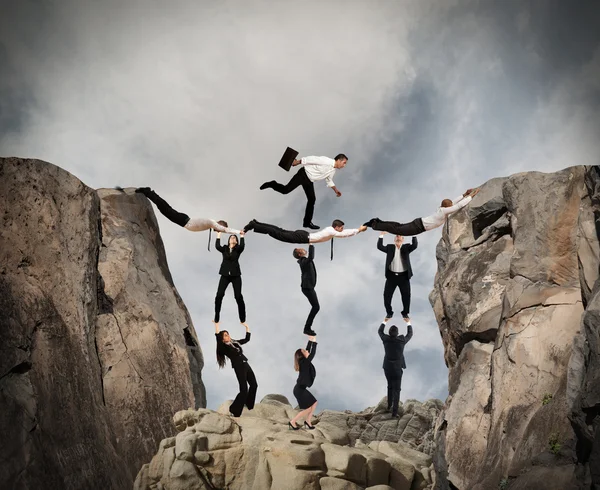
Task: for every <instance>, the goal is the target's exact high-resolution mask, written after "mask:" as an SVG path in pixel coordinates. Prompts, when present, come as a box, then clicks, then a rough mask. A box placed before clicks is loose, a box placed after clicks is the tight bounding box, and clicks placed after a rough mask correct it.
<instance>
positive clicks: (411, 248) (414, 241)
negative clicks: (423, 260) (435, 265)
mask: <svg viewBox="0 0 600 490" xmlns="http://www.w3.org/2000/svg"><path fill="white" fill-rule="evenodd" d="M402 246H403V247H406V250H407V251H408V253H411V252H413V251H414V250H416V249H417V247H418V246H419V242H418V241H417V237H416V236H414V237H412V242H411V243H410V244H408V243H407V244H406V245H402Z"/></svg>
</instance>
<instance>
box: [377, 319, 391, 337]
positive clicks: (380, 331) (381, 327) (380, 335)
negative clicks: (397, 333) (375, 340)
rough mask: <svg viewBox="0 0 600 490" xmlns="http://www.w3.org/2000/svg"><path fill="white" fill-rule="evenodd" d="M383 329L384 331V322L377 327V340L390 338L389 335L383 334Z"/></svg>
mask: <svg viewBox="0 0 600 490" xmlns="http://www.w3.org/2000/svg"><path fill="white" fill-rule="evenodd" d="M384 329H385V322H383V323H382V324H381V325H379V330H378V331H377V333H378V334H379V338H380V339H381V340H387V339H389V338H390V336H389V335H387V334H385V333H383V330H384Z"/></svg>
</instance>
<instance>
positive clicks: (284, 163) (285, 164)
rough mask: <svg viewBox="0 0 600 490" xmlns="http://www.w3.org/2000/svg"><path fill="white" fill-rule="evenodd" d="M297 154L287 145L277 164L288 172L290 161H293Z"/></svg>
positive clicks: (290, 165) (290, 166)
mask: <svg viewBox="0 0 600 490" xmlns="http://www.w3.org/2000/svg"><path fill="white" fill-rule="evenodd" d="M297 156H298V152H297V151H296V150H294V149H293V148H290V147H289V146H288V147H287V149H286V150H285V153H284V154H283V156H282V157H281V160H280V161H279V166H280V167H281V168H282V169H283V170H285V171H286V172H289V171H290V168H292V163H294V160H295V159H296V157H297Z"/></svg>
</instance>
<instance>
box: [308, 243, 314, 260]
mask: <svg viewBox="0 0 600 490" xmlns="http://www.w3.org/2000/svg"><path fill="white" fill-rule="evenodd" d="M314 258H315V246H314V245H313V244H312V243H311V244H310V245H309V246H308V259H309V260H313V259H314Z"/></svg>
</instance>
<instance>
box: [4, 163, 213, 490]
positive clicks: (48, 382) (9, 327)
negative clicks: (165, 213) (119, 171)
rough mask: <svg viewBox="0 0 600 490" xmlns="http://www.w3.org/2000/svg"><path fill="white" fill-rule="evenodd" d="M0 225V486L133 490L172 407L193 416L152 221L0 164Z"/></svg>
mask: <svg viewBox="0 0 600 490" xmlns="http://www.w3.org/2000/svg"><path fill="white" fill-rule="evenodd" d="M0 217H1V219H2V225H1V226H0V311H1V314H0V406H1V407H2V410H0V433H1V434H2V445H1V446H0V460H1V461H2V465H1V466H0V488H48V489H54V488H61V489H65V488H67V489H68V488H89V489H96V488H98V489H106V488H115V489H120V488H131V485H132V482H133V479H134V476H135V473H136V471H137V469H138V468H139V466H140V465H141V462H142V461H145V460H147V459H148V458H149V457H150V456H151V454H152V453H153V452H154V450H155V447H156V444H158V441H160V439H162V438H164V437H165V436H168V435H169V430H168V424H167V423H165V421H168V419H169V418H170V416H171V414H172V413H173V411H175V410H177V409H182V408H186V407H190V406H205V402H204V389H203V386H202V381H201V379H200V370H201V368H202V353H201V350H200V347H199V346H198V342H197V339H196V335H195V332H194V329H193V326H192V324H191V322H190V320H189V315H188V313H187V311H186V310H185V308H184V306H183V305H182V303H181V300H180V299H179V296H178V295H177V292H176V291H175V288H174V286H173V283H172V280H171V277H170V274H169V272H168V269H167V266H166V259H165V255H164V250H163V247H162V243H161V240H160V238H159V235H158V227H157V224H156V220H155V219H154V215H153V212H152V210H151V208H150V206H149V204H148V203H147V202H146V201H145V200H144V199H143V198H141V197H140V196H136V195H129V194H121V193H119V194H117V193H116V191H99V192H96V191H94V190H93V189H90V188H89V187H86V186H85V185H84V184H83V183H81V182H80V181H79V180H78V179H76V178H75V177H74V176H72V175H71V174H69V173H68V172H65V171H64V170H62V169H60V168H58V167H56V166H54V165H51V164H48V163H45V162H42V161H39V160H21V159H16V158H2V159H0ZM190 344H194V345H190ZM167 373H175V375H174V376H171V375H170V374H167ZM167 376H168V377H167ZM165 393H167V394H168V396H165ZM132 427H135V429H134V430H132Z"/></svg>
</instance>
